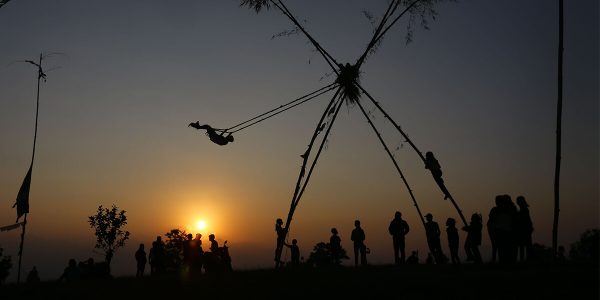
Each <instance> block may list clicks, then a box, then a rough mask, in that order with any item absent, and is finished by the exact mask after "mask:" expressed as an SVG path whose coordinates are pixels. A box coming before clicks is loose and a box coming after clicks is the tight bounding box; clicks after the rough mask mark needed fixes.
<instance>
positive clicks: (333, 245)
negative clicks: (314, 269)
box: [329, 227, 342, 266]
mask: <svg viewBox="0 0 600 300" xmlns="http://www.w3.org/2000/svg"><path fill="white" fill-rule="evenodd" d="M329 251H331V260H332V262H333V264H334V265H336V266H337V265H339V264H340V263H341V260H342V239H341V238H340V236H339V235H338V230H337V229H336V228H335V227H334V228H331V237H330V238H329Z"/></svg>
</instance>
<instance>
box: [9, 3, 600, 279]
mask: <svg viewBox="0 0 600 300" xmlns="http://www.w3.org/2000/svg"><path fill="white" fill-rule="evenodd" d="M557 2H558V1H549V0H528V1H519V0H510V1H492V0H478V1H468V0H463V1H458V2H451V3H444V4H441V5H439V6H438V7H437V11H438V13H439V16H438V17H437V20H436V21H434V22H432V23H431V24H430V30H425V29H423V28H420V27H417V28H415V32H414V40H413V42H412V43H410V44H408V45H406V43H405V35H406V25H407V23H406V20H402V21H401V22H399V23H398V24H397V26H395V27H394V28H393V29H392V30H391V31H390V32H389V33H388V35H387V36H386V38H385V40H384V42H383V44H382V46H381V47H380V49H379V51H378V52H377V53H376V54H375V55H373V56H372V57H371V58H370V59H369V60H368V61H367V62H366V63H365V65H364V66H363V68H362V72H363V73H362V77H361V82H362V85H363V86H364V87H365V88H366V89H367V90H368V91H369V92H370V94H371V95H373V96H374V97H375V98H376V99H377V100H378V101H379V103H380V104H381V105H382V106H383V107H384V108H385V109H386V110H387V112H388V113H389V114H390V115H391V116H392V117H393V118H394V119H395V120H396V122H398V123H399V124H400V125H401V126H402V129H403V130H404V131H406V132H407V133H408V134H409V136H410V137H411V139H412V140H413V141H414V142H415V143H416V144H417V146H418V147H420V149H421V150H422V151H433V152H434V153H435V154H436V157H437V159H438V160H439V161H440V163H441V165H442V169H443V171H444V178H445V181H446V183H447V186H448V188H449V189H450V191H451V192H452V194H453V195H454V197H455V199H456V200H457V202H458V203H459V205H460V206H461V208H462V209H463V211H464V213H465V215H466V216H467V217H468V216H470V215H471V214H472V213H474V212H479V213H482V214H483V217H484V222H485V221H486V220H487V215H488V212H489V210H490V208H491V207H492V206H493V203H494V197H495V195H497V194H509V195H511V196H513V199H514V198H516V196H518V195H523V196H525V197H526V199H527V201H528V202H529V204H530V210H531V215H532V219H533V222H534V227H535V231H534V235H533V239H534V242H538V243H542V244H545V245H550V244H551V229H552V213H553V201H554V199H553V182H554V166H555V165H554V159H555V129H556V100H557V94H556V93H557V92H556V82H557V81H556V78H557V74H556V62H557V45H558V21H557V20H558V3H557ZM286 4H288V6H289V8H290V9H291V10H293V11H294V12H295V14H296V15H297V16H298V17H299V19H302V20H306V21H305V23H304V24H305V26H306V28H307V29H308V30H309V32H311V33H312V34H313V36H314V37H315V38H316V39H317V40H318V41H320V43H321V44H322V45H323V47H324V48H326V49H327V50H328V51H329V52H330V53H331V54H332V55H333V56H334V57H336V59H337V60H338V61H339V62H344V63H345V62H351V63H353V62H354V61H355V60H356V58H357V57H358V56H359V55H360V54H361V53H362V51H363V50H364V48H365V46H366V44H367V42H368V40H369V38H370V36H371V33H372V26H371V24H370V23H369V21H368V20H367V19H366V18H365V17H364V15H363V13H362V11H363V10H368V11H370V12H371V13H372V14H373V15H374V16H376V17H378V16H380V15H381V14H382V13H383V11H384V10H385V7H386V4H387V1H381V0H380V1H367V0H361V1H359V0H328V1H317V0H302V1H300V0H287V1H286ZM598 11H599V7H598V1H597V0H580V1H565V64H564V78H565V79H564V111H563V112H564V114H563V160H562V176H561V215H560V226H561V227H560V232H559V243H560V244H561V245H565V246H568V245H569V244H570V243H572V242H573V241H575V240H576V239H577V238H578V236H579V234H580V233H582V232H583V231H584V230H585V229H588V228H598V227H599V220H598V218H599V204H598V203H599V188H598V183H599V182H600V178H599V175H598V173H599V172H598V169H599V165H600V162H599V136H600V133H599V105H598V102H599V94H598V82H599V76H598V70H599V60H598V53H599V47H598V37H599V29H598V28H599V24H598ZM291 28H293V27H292V25H291V23H290V21H289V20H288V19H287V18H285V17H284V16H283V15H282V14H281V13H279V12H278V11H276V10H270V11H265V12H262V13H260V14H256V13H255V12H254V11H251V10H249V9H246V8H240V7H239V1H236V0H227V1H224V0H181V1H165V0H143V1H142V0H126V1H81V0H51V1H48V0H46V1H41V0H13V1H11V2H10V3H8V4H6V5H5V6H3V7H2V8H0V45H1V46H0V145H1V146H0V204H1V205H0V226H4V225H9V224H12V223H13V222H14V221H15V216H16V212H15V210H14V209H12V208H11V207H12V205H13V203H14V201H15V198H16V195H17V192H18V190H19V187H20V185H21V183H22V180H23V177H24V176H25V174H26V172H27V168H28V166H29V162H30V158H31V146H32V140H33V129H34V121H35V120H34V118H35V115H34V113H35V92H36V76H37V73H36V70H35V69H34V67H33V66H31V65H28V64H24V63H13V62H14V61H17V60H23V59H36V58H37V57H38V55H39V53H40V52H41V51H43V52H61V53H64V54H65V55H61V56H54V57H51V58H49V59H48V60H47V61H46V62H45V66H46V68H47V69H50V68H52V67H55V66H60V67H61V68H59V69H55V70H53V71H51V72H48V81H47V82H46V83H43V84H42V90H41V102H40V118H39V131H38V146H37V147H38V148H37V153H36V162H35V165H34V169H33V177H32V186H31V195H30V208H31V213H30V214H29V217H28V220H29V224H28V226H27V238H26V240H25V252H24V258H23V259H24V260H23V270H24V274H26V272H28V271H29V270H30V269H31V268H32V266H34V265H35V266H38V270H39V271H40V276H41V277H42V279H53V278H58V276H60V273H61V272H62V270H63V268H64V267H65V266H66V264H67V261H68V259H69V258H75V259H77V260H84V259H87V258H88V257H93V258H95V259H96V260H102V255H100V254H99V252H98V251H97V250H94V248H93V247H94V242H95V238H94V235H93V231H92V229H90V228H89V225H88V224H87V217H88V216H89V215H91V214H93V213H94V212H95V210H96V208H97V207H98V206H99V205H104V206H110V205H111V204H113V203H114V204H116V205H117V206H118V207H119V208H121V209H124V210H126V211H127V216H128V220H129V224H128V225H127V227H126V229H127V230H129V231H130V232H131V238H130V240H129V241H128V242H127V245H126V247H125V248H123V249H120V250H119V251H118V252H117V253H116V255H115V258H114V260H113V270H114V273H115V274H117V275H132V274H134V271H135V261H134V257H133V253H134V252H135V250H136V249H137V246H138V245H139V243H145V244H146V247H147V248H149V247H150V242H151V241H152V240H153V239H154V238H155V237H156V236H157V235H162V234H164V233H166V232H167V231H169V230H170V229H172V228H181V229H186V230H188V231H190V230H191V232H193V233H195V232H198V229H197V228H196V223H197V222H198V221H200V220H203V221H204V222H205V223H206V228H205V229H203V230H202V231H200V232H201V233H202V234H203V235H204V236H205V238H204V240H205V248H207V246H206V243H207V239H208V234H209V233H214V234H215V235H216V237H217V240H218V241H219V242H220V243H222V242H223V241H224V240H228V241H229V245H230V247H231V248H230V252H231V254H232V256H233V257H232V258H233V265H234V268H237V269H248V268H257V267H272V266H273V252H274V247H275V231H274V223H275V219H276V218H278V217H281V218H285V216H286V215H287V212H288V209H289V205H290V201H291V197H292V194H293V188H294V185H295V183H296V179H297V176H298V172H299V170H300V166H301V163H302V161H301V158H300V154H302V153H303V152H304V151H305V150H306V146H307V144H308V142H309V139H310V137H311V135H312V132H313V130H314V128H315V126H316V123H317V121H318V119H319V117H320V115H321V112H322V111H323V109H324V107H325V106H326V103H327V101H328V99H329V98H328V97H321V98H319V99H315V100H313V101H311V102H309V103H307V104H304V105H302V106H299V107H297V108H296V109H293V110H291V111H288V112H287V113H285V114H282V115H279V116H277V117H275V118H272V119H270V120H268V121H266V122H263V123H260V124H259V125H257V126H254V127H251V128H248V129H246V130H245V131H243V132H240V133H239V134H237V135H235V142H234V143H232V144H229V145H227V146H222V147H221V146H218V145H215V144H213V143H211V142H210V141H209V140H208V138H207V137H206V136H205V135H204V133H203V131H196V130H194V129H191V128H189V127H187V124H188V123H189V122H192V121H197V120H199V121H200V123H207V124H211V125H213V126H215V127H228V126H231V125H234V124H237V123H239V122H241V121H243V120H246V119H248V118H250V117H253V116H255V115H257V114H259V113H262V112H264V111H267V110H269V109H271V108H273V107H276V106H279V105H281V104H283V103H286V102H288V101H291V100H293V99H295V98H297V97H299V96H302V95H304V94H306V93H307V92H311V91H314V90H316V89H318V88H320V87H323V86H325V85H327V84H329V83H331V82H332V81H333V80H334V78H333V77H325V78H323V79H321V78H322V77H323V76H325V75H326V74H327V73H328V72H330V68H329V66H328V65H327V64H326V63H325V62H324V61H323V59H322V58H321V57H320V56H319V55H318V54H317V53H316V52H314V51H313V48H312V47H311V46H310V44H308V43H307V39H306V38H305V37H304V36H302V35H295V36H290V37H281V38H275V39H272V38H271V37H272V36H273V35H275V34H277V33H279V32H281V31H283V30H288V29H291ZM366 100H367V99H366V98H364V99H363V102H362V103H364V105H365V106H366V108H367V109H368V110H370V111H374V110H373V107H374V106H373V105H372V104H371V103H369V102H368V101H366ZM373 115H374V118H375V123H376V125H377V126H378V127H379V128H380V129H381V131H382V132H383V133H384V137H385V138H386V139H387V140H388V141H389V143H390V147H392V148H394V149H396V148H397V149H396V150H394V155H395V157H396V158H397V159H398V162H399V164H400V167H401V168H402V170H403V172H404V173H405V175H406V177H407V180H408V182H409V183H410V184H411V187H412V188H413V190H414V193H415V196H416V199H417V201H418V202H419V206H420V208H421V210H422V211H423V213H428V212H431V213H432V214H433V215H434V219H435V220H436V221H438V223H440V225H443V224H444V223H445V220H446V218H448V217H454V218H458V216H457V214H456V211H455V210H454V208H453V207H452V206H451V204H450V202H448V201H444V200H443V195H442V194H441V192H440V191H439V189H438V188H437V186H436V185H435V182H434V181H433V179H432V178H431V175H430V173H429V172H428V171H427V170H426V169H425V168H424V166H423V163H422V161H421V160H420V159H419V157H418V156H417V155H416V154H415V152H414V151H413V150H412V149H411V148H410V147H409V145H408V144H406V143H403V139H402V138H401V137H400V136H399V134H398V133H397V131H396V130H395V129H394V128H393V127H392V126H391V125H390V124H389V123H388V122H386V120H385V119H384V117H383V115H381V114H380V113H378V112H375V111H374V112H373ZM396 210H399V211H401V212H402V213H403V217H404V219H405V220H407V222H408V223H409V225H410V226H411V229H412V230H411V232H410V233H409V234H408V236H407V251H411V250H417V249H418V250H419V253H420V254H421V259H423V258H424V256H425V253H426V242H425V235H424V229H423V226H422V225H421V224H420V221H419V218H418V215H417V213H416V210H415V209H414V206H413V205H412V202H411V200H410V197H409V194H408V192H407V191H406V188H405V187H404V185H403V184H402V181H401V180H400V178H399V176H398V175H397V173H396V170H395V169H394V167H393V165H392V163H391V161H390V159H389V158H388V157H387V154H386V153H385V151H384V150H383V148H382V146H381V144H380V143H379V141H378V139H377V137H376V136H375V135H374V134H373V132H372V130H371V128H370V127H369V125H368V123H367V122H366V120H365V118H364V117H363V116H362V114H361V113H360V110H359V109H358V107H352V106H348V107H343V108H342V111H341V112H340V115H339V117H338V120H337V121H336V124H335V126H334V128H333V130H332V134H331V136H330V138H329V140H328V142H327V146H326V148H325V151H324V152H323V154H322V156H321V159H320V161H319V164H318V166H317V169H316V171H315V174H314V175H313V177H312V179H311V183H310V185H309V187H308V188H307V192H306V194H305V196H304V198H303V199H302V201H301V202H300V205H299V207H298V209H297V211H296V214H295V218H294V221H293V223H292V227H291V232H290V238H296V239H298V241H299V246H300V249H301V254H302V256H304V257H305V258H308V255H309V253H310V250H311V249H312V247H313V246H314V245H315V244H316V243H317V242H320V241H328V239H329V235H330V233H329V230H330V228H331V227H337V228H338V230H339V231H340V235H341V238H342V246H343V247H344V248H346V250H349V251H351V249H352V245H351V241H350V240H349V237H350V231H351V230H352V228H353V222H354V220H355V219H360V220H361V222H362V224H363V228H364V230H365V232H366V236H367V239H366V244H367V246H368V247H369V248H370V249H371V252H372V254H370V256H369V260H370V262H372V263H376V264H383V263H392V262H393V255H392V253H393V252H392V241H391V238H390V236H389V234H388V233H387V226H388V224H389V222H390V220H391V219H392V218H393V215H394V212H395V211H396ZM19 236H20V230H14V231H11V232H2V233H0V247H2V248H4V250H5V254H7V255H11V256H12V257H13V263H14V267H13V270H12V271H13V272H12V274H11V277H10V279H9V280H15V278H16V263H17V260H18V257H17V252H18V245H19ZM464 238H465V235H464V234H463V233H461V244H462V243H463V241H464ZM442 245H443V247H444V248H443V249H444V251H445V252H448V250H447V247H446V245H447V243H446V236H445V233H444V234H443V235H442ZM482 248H483V254H484V259H486V260H487V259H488V257H489V250H488V249H489V240H488V239H487V234H484V241H483V245H482ZM462 256H464V253H463V251H462V249H461V257H462ZM287 257H288V258H289V253H288V256H287Z"/></svg>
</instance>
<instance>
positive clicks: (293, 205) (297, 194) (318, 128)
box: [275, 87, 341, 268]
mask: <svg viewBox="0 0 600 300" xmlns="http://www.w3.org/2000/svg"><path fill="white" fill-rule="evenodd" d="M340 90H341V88H339V87H338V88H337V90H336V92H335V94H334V95H333V97H331V100H330V101H329V104H327V107H326V108H325V110H324V111H323V115H321V119H319V122H318V123H317V126H316V128H315V131H314V133H313V136H312V137H311V139H310V142H309V144H308V149H307V150H306V152H304V154H303V155H302V167H301V168H300V173H299V174H298V180H297V182H296V187H295V188H294V195H293V196H292V201H291V204H290V210H289V212H288V216H287V220H286V221H285V226H284V227H283V228H284V231H285V234H286V235H287V233H288V232H289V228H290V224H291V223H292V217H293V216H294V212H295V211H296V207H297V206H298V202H299V201H300V198H301V196H302V192H303V191H304V188H302V187H301V186H302V179H303V178H304V175H305V172H306V165H307V164H308V158H309V156H310V152H311V151H312V147H313V146H314V143H315V140H316V139H317V136H318V135H319V133H320V132H321V128H322V125H323V124H324V122H325V118H326V117H327V115H328V114H329V110H330V109H331V108H332V106H333V105H334V103H335V101H336V99H338V95H339V94H340ZM338 111H339V109H338ZM336 115H337V113H336ZM331 123H333V121H332V122H331ZM331 123H330V127H329V129H330V128H331ZM329 129H328V130H327V132H326V134H325V136H324V137H323V140H326V139H327V135H328V134H329ZM321 148H322V147H321ZM320 153H321V152H320V151H319V152H318V153H317V156H316V158H315V160H314V161H313V164H312V166H311V168H310V171H309V174H308V175H309V176H308V177H307V178H306V180H305V181H304V187H306V184H307V183H308V180H309V179H310V174H311V173H312V170H313V168H314V166H315V164H316V161H317V159H318V158H319V154H320ZM278 238H279V237H278ZM282 250H283V245H280V243H277V248H276V249H275V268H279V267H280V265H281V251H282Z"/></svg>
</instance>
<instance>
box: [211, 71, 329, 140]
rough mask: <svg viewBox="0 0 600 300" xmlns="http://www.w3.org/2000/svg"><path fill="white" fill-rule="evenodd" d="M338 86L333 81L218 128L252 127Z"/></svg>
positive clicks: (231, 131)
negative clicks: (248, 117)
mask: <svg viewBox="0 0 600 300" xmlns="http://www.w3.org/2000/svg"><path fill="white" fill-rule="evenodd" d="M336 86H337V84H336V83H332V84H330V85H327V86H325V87H322V88H320V89H318V90H316V91H314V92H310V93H308V94H306V95H304V96H302V97H299V98H296V99H294V100H292V101H290V102H288V103H286V104H283V105H280V106H278V107H276V108H274V109H271V110H269V111H267V112H265V113H262V114H260V115H258V116H255V117H253V118H251V119H248V120H246V121H244V122H241V123H239V124H236V125H234V126H231V127H229V128H227V129H217V130H219V131H222V132H229V133H236V132H238V131H241V130H244V129H246V128H248V127H250V126H253V125H256V124H258V123H260V122H262V121H265V120H267V119H269V118H272V117H274V116H276V115H278V114H280V113H282V112H285V111H287V110H290V109H292V108H294V107H296V106H298V105H300V104H303V103H306V102H308V101H310V100H312V99H315V98H317V97H318V96H321V95H323V94H325V93H327V92H329V91H331V90H333V89H335V88H336ZM248 123H250V124H248ZM246 124H247V125H246ZM243 125H245V126H243Z"/></svg>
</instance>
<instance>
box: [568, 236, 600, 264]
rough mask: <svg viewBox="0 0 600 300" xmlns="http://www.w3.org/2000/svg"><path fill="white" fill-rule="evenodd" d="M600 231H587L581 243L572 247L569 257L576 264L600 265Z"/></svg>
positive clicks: (578, 242) (580, 239) (580, 240)
mask: <svg viewBox="0 0 600 300" xmlns="http://www.w3.org/2000/svg"><path fill="white" fill-rule="evenodd" d="M599 246H600V229H588V230H586V231H585V232H584V233H583V234H582V235H581V237H580V238H579V241H577V242H575V243H573V244H572V245H571V250H570V251H569V257H570V258H571V260H573V261H576V262H586V263H595V264H598V263H599V257H598V255H599V252H600V248H599Z"/></svg>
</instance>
